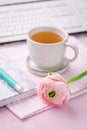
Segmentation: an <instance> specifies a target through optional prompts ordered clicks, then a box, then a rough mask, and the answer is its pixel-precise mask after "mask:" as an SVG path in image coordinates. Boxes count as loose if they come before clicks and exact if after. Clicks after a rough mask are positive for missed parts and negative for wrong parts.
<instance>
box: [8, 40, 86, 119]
mask: <svg viewBox="0 0 87 130" xmlns="http://www.w3.org/2000/svg"><path fill="white" fill-rule="evenodd" d="M70 42H71V43H76V44H77V46H78V49H79V56H78V58H77V59H76V60H75V61H74V62H72V63H71V64H70V65H69V66H68V69H67V71H65V72H64V73H63V74H61V75H62V76H64V78H65V79H68V78H70V77H72V76H75V75H77V74H79V73H81V72H83V71H85V70H87V62H86V59H87V48H85V47H84V46H83V45H81V44H79V43H77V42H78V41H77V40H76V39H75V38H73V37H71V38H70ZM69 55H70V53H69ZM70 90H71V92H72V95H71V99H72V98H75V97H77V96H80V95H82V94H84V93H87V77H86V76H85V77H83V78H82V79H80V80H78V81H76V82H74V83H71V84H70ZM7 107H8V109H9V110H10V111H11V112H13V113H14V114H15V115H16V116H17V117H18V118H20V119H24V118H27V117H31V116H34V115H36V114H37V113H40V112H42V111H45V110H47V109H49V108H51V107H52V106H48V105H46V104H44V103H43V102H42V101H41V99H40V98H39V97H38V95H36V96H32V97H31V98H26V99H23V100H21V101H19V102H16V103H13V104H10V105H8V106H7Z"/></svg>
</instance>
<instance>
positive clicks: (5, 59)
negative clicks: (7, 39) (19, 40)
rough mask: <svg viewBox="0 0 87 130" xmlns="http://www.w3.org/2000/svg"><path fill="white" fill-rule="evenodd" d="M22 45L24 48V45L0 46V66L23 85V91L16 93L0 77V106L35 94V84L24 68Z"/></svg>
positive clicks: (24, 56)
mask: <svg viewBox="0 0 87 130" xmlns="http://www.w3.org/2000/svg"><path fill="white" fill-rule="evenodd" d="M24 47H25V48H26V46H25V45H21V46H20V45H18V46H16V45H13V46H10V45H6V46H1V47H0V68H2V69H3V70H4V71H5V72H7V73H8V74H9V75H10V76H11V77H12V78H13V79H15V80H16V81H17V82H18V83H19V84H20V85H21V86H23V87H24V92H23V93H18V92H17V91H15V90H14V89H12V88H11V87H10V86H9V85H8V84H7V83H6V82H5V81H4V80H2V79H1V78H0V107H2V106H5V105H7V104H9V103H12V102H15V101H18V100H20V99H23V98H25V97H28V96H32V95H34V94H36V85H37V84H36V82H35V81H34V80H33V78H31V75H29V72H28V70H27V68H26V64H25V61H26V57H27V54H26V53H23V49H24ZM25 52H26V49H25Z"/></svg>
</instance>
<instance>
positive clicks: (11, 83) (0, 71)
mask: <svg viewBox="0 0 87 130" xmlns="http://www.w3.org/2000/svg"><path fill="white" fill-rule="evenodd" d="M0 78H1V79H3V80H4V81H5V82H6V83H7V84H8V85H9V86H10V87H11V88H12V89H14V90H16V91H17V92H19V93H21V92H24V88H23V87H22V86H20V85H19V83H18V82H17V81H15V80H14V79H13V78H12V77H11V76H10V75H8V74H7V73H6V72H5V71H4V70H3V69H1V68H0Z"/></svg>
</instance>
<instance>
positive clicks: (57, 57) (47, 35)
mask: <svg viewBox="0 0 87 130" xmlns="http://www.w3.org/2000/svg"><path fill="white" fill-rule="evenodd" d="M68 37H69V35H68V33H67V32H66V31H64V30H63V29H61V28H56V27H49V26H48V27H36V28H33V29H31V30H30V31H29V33H28V36H27V44H28V51H29V57H30V59H31V60H32V62H33V63H34V64H35V65H36V66H37V67H38V68H40V69H43V70H48V71H52V70H54V69H55V68H58V66H61V65H62V64H65V63H66V64H69V63H70V62H72V61H74V60H75V59H76V58H77V56H78V48H77V47H76V46H75V45H74V44H72V45H71V44H69V43H68ZM68 47H69V48H71V49H72V50H73V51H74V55H73V57H72V58H71V59H68V57H66V56H65V54H66V51H67V49H66V48H68Z"/></svg>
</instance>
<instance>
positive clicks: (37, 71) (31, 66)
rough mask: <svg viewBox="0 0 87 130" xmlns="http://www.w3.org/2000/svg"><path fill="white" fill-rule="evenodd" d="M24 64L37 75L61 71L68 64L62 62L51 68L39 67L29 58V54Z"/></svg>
mask: <svg viewBox="0 0 87 130" xmlns="http://www.w3.org/2000/svg"><path fill="white" fill-rule="evenodd" d="M26 64H27V68H28V69H29V71H30V72H31V73H33V74H35V75H38V76H47V75H48V73H49V72H53V73H54V72H58V73H63V72H64V71H65V70H66V69H67V68H68V64H67V63H64V64H62V65H60V66H58V67H57V68H54V69H52V70H45V69H41V68H39V67H38V66H37V65H36V64H35V63H34V62H33V61H32V60H31V59H30V57H29V56H28V57H27V59H26Z"/></svg>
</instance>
